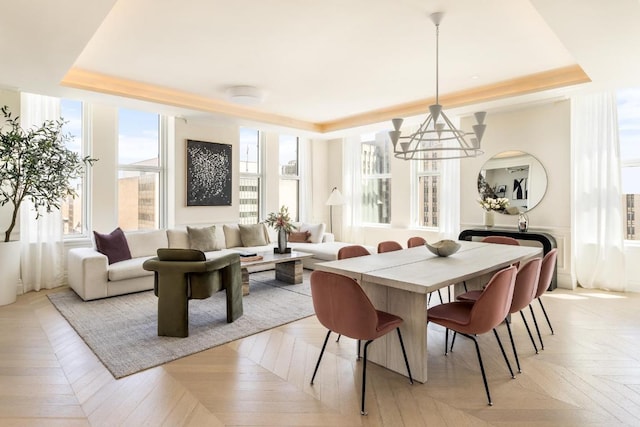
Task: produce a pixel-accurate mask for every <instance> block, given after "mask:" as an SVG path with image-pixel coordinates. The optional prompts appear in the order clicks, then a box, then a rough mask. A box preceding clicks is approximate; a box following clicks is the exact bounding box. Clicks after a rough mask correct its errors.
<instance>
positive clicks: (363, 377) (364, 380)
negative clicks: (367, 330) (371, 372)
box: [360, 340, 373, 415]
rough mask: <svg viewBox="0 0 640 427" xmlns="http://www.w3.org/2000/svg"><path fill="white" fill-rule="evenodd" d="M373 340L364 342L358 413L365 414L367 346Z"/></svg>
mask: <svg viewBox="0 0 640 427" xmlns="http://www.w3.org/2000/svg"><path fill="white" fill-rule="evenodd" d="M372 342H373V340H369V341H367V342H366V343H365V344H364V362H363V363H362V406H361V407H360V415H367V413H366V412H365V410H364V396H365V390H366V382H367V348H368V347H369V344H371V343H372Z"/></svg>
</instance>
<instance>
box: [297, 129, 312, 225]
mask: <svg viewBox="0 0 640 427" xmlns="http://www.w3.org/2000/svg"><path fill="white" fill-rule="evenodd" d="M311 144H312V142H311V140H309V139H306V138H300V139H299V140H298V149H299V153H298V157H299V158H300V191H299V194H300V215H299V216H300V221H303V222H312V221H314V218H311V215H312V212H313V198H312V197H311V196H312V194H313V162H312V160H311V159H312V155H311V149H312V148H311Z"/></svg>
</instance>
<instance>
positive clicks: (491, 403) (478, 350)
mask: <svg viewBox="0 0 640 427" xmlns="http://www.w3.org/2000/svg"><path fill="white" fill-rule="evenodd" d="M494 331H495V329H494ZM462 335H464V336H465V337H467V338H470V339H472V340H473V343H474V344H475V345H476V354H477V355H478V363H480V372H482V381H483V382H484V389H485V390H486V392H487V401H488V402H489V406H493V402H492V401H491V394H490V393H489V384H488V383H487V375H486V374H485V372H484V365H483V364H482V356H481V355H480V346H479V345H478V340H476V338H475V337H474V336H472V335H467V334H462Z"/></svg>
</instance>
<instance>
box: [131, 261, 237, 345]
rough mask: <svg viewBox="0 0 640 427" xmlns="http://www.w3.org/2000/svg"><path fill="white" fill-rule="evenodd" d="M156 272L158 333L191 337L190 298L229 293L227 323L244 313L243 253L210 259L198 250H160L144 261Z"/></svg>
mask: <svg viewBox="0 0 640 427" xmlns="http://www.w3.org/2000/svg"><path fill="white" fill-rule="evenodd" d="M143 268H144V269H145V270H148V271H153V272H154V276H155V280H154V292H155V294H156V296H157V297H158V335H159V336H168V337H188V336H189V300H190V299H205V298H209V297H210V296H212V295H213V294H214V293H216V292H218V291H221V290H223V289H225V290H226V292H227V323H231V322H233V321H234V320H236V319H238V318H239V317H240V316H242V314H243V308H242V275H241V272H240V256H239V255H238V254H228V255H223V256H221V257H219V258H216V259H211V260H207V259H206V257H205V255H204V252H202V251H198V250H195V249H158V256H157V257H154V258H151V259H148V260H146V261H145V262H144V264H143Z"/></svg>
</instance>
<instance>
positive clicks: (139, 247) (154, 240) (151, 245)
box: [125, 230, 169, 258]
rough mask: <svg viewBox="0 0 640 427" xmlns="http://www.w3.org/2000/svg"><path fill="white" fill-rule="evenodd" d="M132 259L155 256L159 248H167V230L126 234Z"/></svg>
mask: <svg viewBox="0 0 640 427" xmlns="http://www.w3.org/2000/svg"><path fill="white" fill-rule="evenodd" d="M125 237H126V238H127V244H128V245H129V251H130V252H131V258H138V257H141V256H155V254H156V250H157V249H158V248H166V247H167V245H168V244H169V242H168V241H167V232H166V231H165V230H149V231H135V232H130V233H125Z"/></svg>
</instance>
